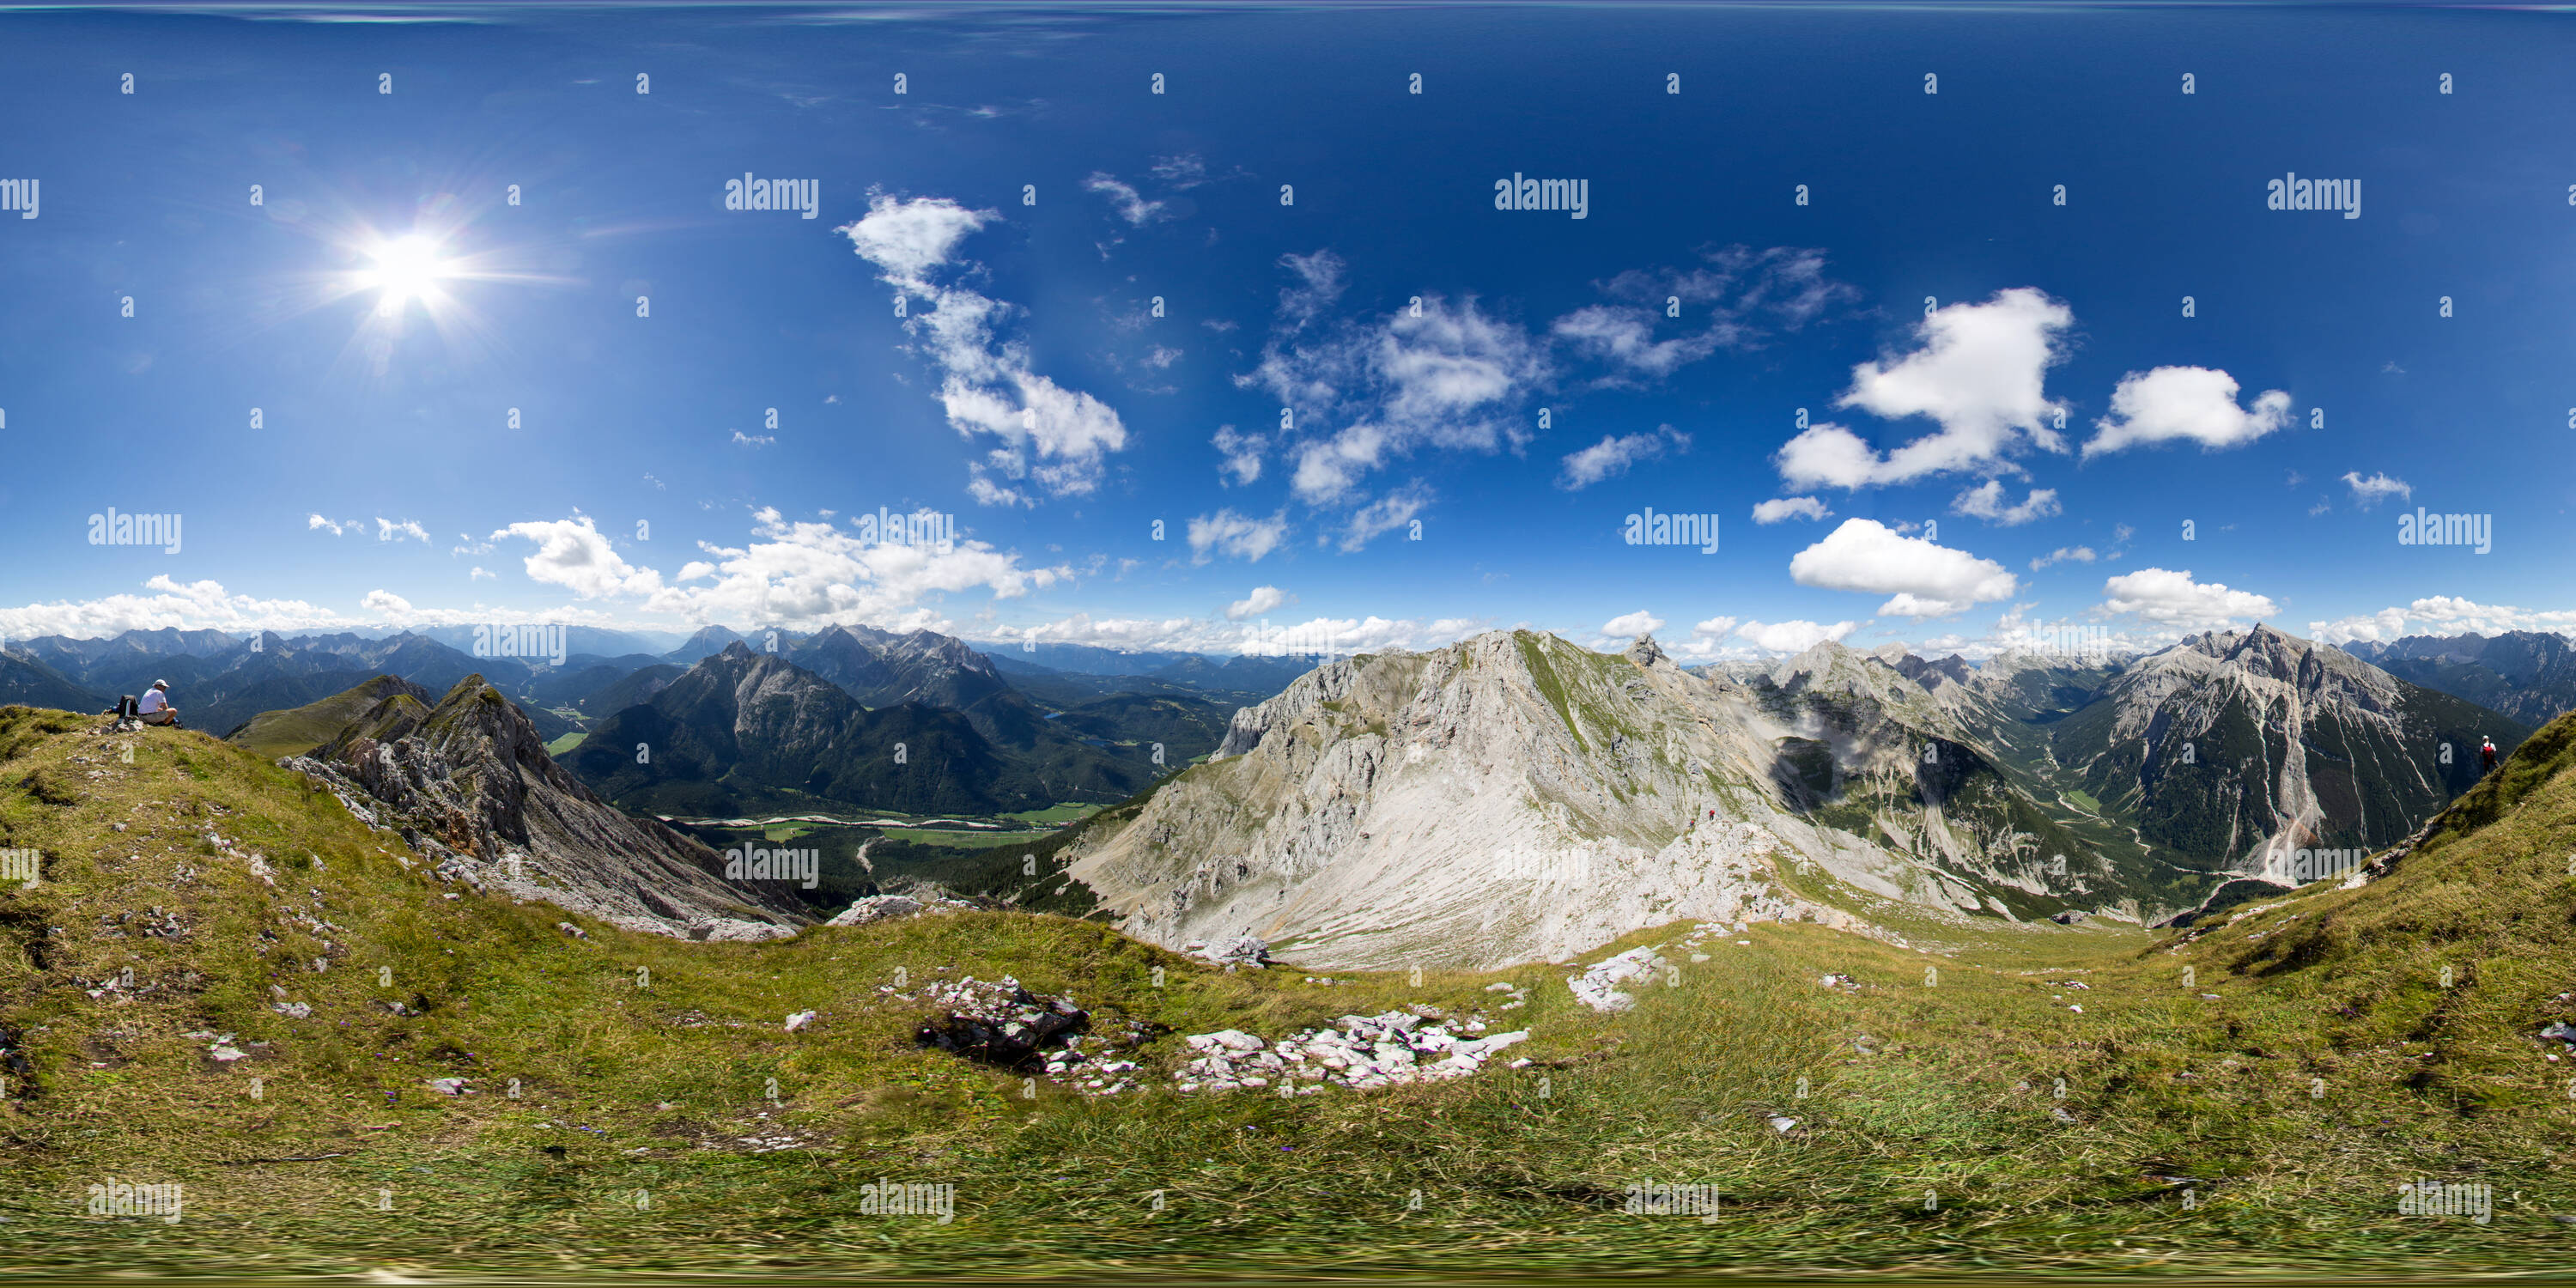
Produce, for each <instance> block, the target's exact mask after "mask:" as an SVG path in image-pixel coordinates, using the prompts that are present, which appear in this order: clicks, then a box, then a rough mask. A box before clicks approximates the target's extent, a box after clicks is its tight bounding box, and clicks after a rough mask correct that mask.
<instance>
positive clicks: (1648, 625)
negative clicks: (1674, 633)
mask: <svg viewBox="0 0 2576 1288" xmlns="http://www.w3.org/2000/svg"><path fill="white" fill-rule="evenodd" d="M1663 628H1664V619H1663V618H1660V617H1657V616H1655V615H1654V614H1653V613H1649V612H1647V611H1646V610H1644V609H1642V608H1641V609H1638V610H1637V611H1636V612H1633V613H1626V614H1623V615H1621V616H1618V617H1613V618H1611V619H1610V620H1609V621H1606V622H1603V623H1601V633H1602V634H1604V635H1609V636H1613V637H1616V638H1619V639H1635V638H1636V637H1638V636H1640V635H1652V634H1654V633H1655V632H1657V631H1659V630H1662V629H1663Z"/></svg>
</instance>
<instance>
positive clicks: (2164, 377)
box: [2084, 367, 2290, 458]
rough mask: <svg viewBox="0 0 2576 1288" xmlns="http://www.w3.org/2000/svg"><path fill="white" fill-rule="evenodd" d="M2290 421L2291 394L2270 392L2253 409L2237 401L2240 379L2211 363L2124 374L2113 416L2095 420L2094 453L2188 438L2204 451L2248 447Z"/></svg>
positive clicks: (2088, 451)
mask: <svg viewBox="0 0 2576 1288" xmlns="http://www.w3.org/2000/svg"><path fill="white" fill-rule="evenodd" d="M2289 423H2290V395H2288V394H2286V393H2283V392H2282V391H2280V390H2278V389H2269V390H2265V391H2264V392H2263V393H2262V394H2261V395H2260V396H2258V397H2256V398H2255V399H2254V406H2253V409H2252V410H2250V411H2249V410H2247V409H2245V408H2242V407H2239V406H2237V405H2236V377H2234V376H2231V375H2229V374H2227V373H2226V372H2224V371H2212V370H2210V369H2209V368H2207V367H2158V368H2156V369H2155V370H2153V371H2148V372H2143V373H2141V372H2136V371H2132V372H2130V373H2129V374H2128V375H2126V376H2123V377H2121V378H2120V384H2119V386H2118V387H2117V388H2115V389H2113V390H2112V391H2111V414H2110V415H2108V416H2105V417H2103V418H2102V419H2100V420H2097V421H2095V422H2093V425H2094V428H2095V430H2096V431H2097V432H2096V433H2095V434H2094V435H2093V439H2092V441H2090V442H2088V443H2086V444H2084V455H2085V456H2086V457H2088V458H2089V457H2093V456H2099V455H2102V454H2103V453H2105V452H2116V451H2119V450H2120V449H2122V448H2124V447H2135V446H2137V445H2139V444H2142V443H2148V444H2152V443H2164V442H2171V441H2173V440H2175V439H2188V440H2190V441H2192V442H2195V443H2198V444H2200V445H2201V447H2202V449H2203V450H2207V451H2216V450H2219V449H2221V448H2227V447H2242V446H2244V445H2245V444H2247V443H2250V442H2253V441H2254V440H2255V439H2258V438H2261V437H2263V436H2264V435H2265V434H2269V433H2271V432H2273V431H2274V430H2277V429H2280V428H2282V427H2283V426H2286V425H2288V424H2289Z"/></svg>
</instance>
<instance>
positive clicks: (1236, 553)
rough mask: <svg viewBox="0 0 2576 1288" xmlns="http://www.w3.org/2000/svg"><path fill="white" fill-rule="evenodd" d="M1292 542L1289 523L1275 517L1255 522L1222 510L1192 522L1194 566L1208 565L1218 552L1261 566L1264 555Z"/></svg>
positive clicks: (1191, 546) (1191, 537) (1255, 520)
mask: <svg viewBox="0 0 2576 1288" xmlns="http://www.w3.org/2000/svg"><path fill="white" fill-rule="evenodd" d="M1287 538H1288V519H1287V516H1286V515H1284V514H1274V515H1272V516H1270V517H1269V518H1267V519H1255V518H1251V517H1249V516H1246V515H1241V514H1236V513H1235V512H1234V511H1232V510H1219V511H1217V512H1216V513H1215V514H1213V515H1205V514H1203V515H1200V516H1199V517H1197V518H1195V519H1192V520H1190V562H1191V563H1202V564H1203V563H1206V562H1207V561H1208V559H1209V557H1210V556H1209V554H1208V552H1209V551H1210V550H1214V551H1216V552H1217V553H1219V554H1222V555H1225V556H1228V557H1229V558H1234V559H1241V560H1244V561H1245V562H1248V563H1259V562H1261V557H1262V556H1263V555H1266V554H1269V553H1270V552H1271V551H1273V550H1276V549H1278V548H1279V543H1280V542H1282V541H1285V540H1287Z"/></svg>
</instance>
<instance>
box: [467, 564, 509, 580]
mask: <svg viewBox="0 0 2576 1288" xmlns="http://www.w3.org/2000/svg"><path fill="white" fill-rule="evenodd" d="M486 577H489V578H491V579H492V580H494V581H499V580H500V579H501V574H499V573H497V572H490V571H486V570H485V569H484V568H482V567H481V566H479V565H478V566H476V567H475V568H473V569H471V570H469V571H467V573H466V574H465V580H467V581H481V580H483V579H484V578H486Z"/></svg>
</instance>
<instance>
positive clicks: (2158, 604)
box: [2102, 568, 2281, 630]
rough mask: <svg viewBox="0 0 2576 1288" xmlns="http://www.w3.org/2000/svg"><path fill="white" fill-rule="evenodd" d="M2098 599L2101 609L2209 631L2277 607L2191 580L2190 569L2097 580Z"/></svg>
mask: <svg viewBox="0 0 2576 1288" xmlns="http://www.w3.org/2000/svg"><path fill="white" fill-rule="evenodd" d="M2102 595H2103V603H2102V607H2103V609H2104V611H2107V612H2110V613H2115V614H2133V615H2135V616H2138V617H2141V618H2144V619H2146V620H2147V621H2150V622H2154V623H2156V624H2158V625H2161V626H2170V627H2174V628H2177V629H2180V630H2207V629H2214V628H2217V627H2221V626H2225V625H2227V624H2228V623H2230V622H2232V621H2235V620H2237V619H2239V618H2248V617H2250V618H2265V617H2270V616H2273V615H2274V614H2277V613H2279V612H2280V611H2281V607H2280V605H2278V604H2275V603H2273V602H2272V601H2271V600H2269V599H2266V598H2264V597H2263V596H2261V595H2257V594H2254V593H2252V592H2251V591H2243V590H2234V589H2230V588H2229V587H2227V586H2226V585H2224V584H2222V583H2219V582H2210V583H2208V584H2206V585H2203V584H2201V583H2199V582H2196V581H2194V580H2192V576H2191V570H2190V569H2184V570H2183V571H2181V572H2175V571H2172V570H2170V569H2165V568H2141V569H2139V570H2137V571H2136V572H2133V573H2126V574H2123V575H2121V576H2117V577H2113V578H2111V579H2109V580H2108V581H2105V582H2103V583H2102Z"/></svg>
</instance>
